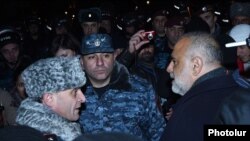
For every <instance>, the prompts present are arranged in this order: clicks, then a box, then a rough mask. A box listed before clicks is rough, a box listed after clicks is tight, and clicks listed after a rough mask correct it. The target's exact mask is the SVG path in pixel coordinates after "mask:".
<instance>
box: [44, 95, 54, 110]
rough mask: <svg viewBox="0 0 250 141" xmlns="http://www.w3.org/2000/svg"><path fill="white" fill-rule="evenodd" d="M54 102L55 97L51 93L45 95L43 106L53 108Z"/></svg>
mask: <svg viewBox="0 0 250 141" xmlns="http://www.w3.org/2000/svg"><path fill="white" fill-rule="evenodd" d="M54 101H55V100H54V97H53V95H52V94H50V93H45V94H44V95H43V97H42V102H43V104H45V105H47V106H48V107H53V105H54Z"/></svg>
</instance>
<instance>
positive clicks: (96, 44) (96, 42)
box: [94, 39, 101, 47]
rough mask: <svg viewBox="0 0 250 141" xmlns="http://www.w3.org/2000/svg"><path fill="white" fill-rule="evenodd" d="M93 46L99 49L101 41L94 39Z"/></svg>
mask: <svg viewBox="0 0 250 141" xmlns="http://www.w3.org/2000/svg"><path fill="white" fill-rule="evenodd" d="M94 45H95V46H96V47H99V46H100V45H101V41H100V40H99V39H96V40H95V42H94Z"/></svg>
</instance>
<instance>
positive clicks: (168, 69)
mask: <svg viewBox="0 0 250 141" xmlns="http://www.w3.org/2000/svg"><path fill="white" fill-rule="evenodd" d="M166 71H167V72H168V73H171V72H172V71H173V61H171V62H170V63H169V65H168V67H167V69H166Z"/></svg>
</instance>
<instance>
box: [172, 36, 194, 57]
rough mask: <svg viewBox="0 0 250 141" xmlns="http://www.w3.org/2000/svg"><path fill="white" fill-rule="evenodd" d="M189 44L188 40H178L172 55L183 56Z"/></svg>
mask: <svg viewBox="0 0 250 141" xmlns="http://www.w3.org/2000/svg"><path fill="white" fill-rule="evenodd" d="M189 44H190V40H189V39H188V38H182V39H180V40H179V41H178V42H177V43H176V45H175V47H174V50H173V55H179V54H180V55H184V52H186V50H187V48H188V46H189Z"/></svg>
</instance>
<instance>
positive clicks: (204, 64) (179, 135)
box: [161, 32, 241, 141]
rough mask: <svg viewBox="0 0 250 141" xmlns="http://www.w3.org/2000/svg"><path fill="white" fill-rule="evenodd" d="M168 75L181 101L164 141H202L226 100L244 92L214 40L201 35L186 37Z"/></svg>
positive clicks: (175, 55) (181, 41)
mask: <svg viewBox="0 0 250 141" xmlns="http://www.w3.org/2000/svg"><path fill="white" fill-rule="evenodd" d="M171 57H172V59H171V62H170V64H169V65H168V67H167V72H169V73H170V74H171V77H172V78H173V82H172V90H173V91H174V92H175V93H179V94H180V95H182V97H181V98H180V99H179V100H178V101H177V103H176V104H175V105H174V107H173V113H172V116H171V117H170V119H169V121H168V124H167V126H166V128H165V131H164V133H163V135H162V137H161V141H165V140H170V141H183V140H188V141H202V140H203V126H204V125H205V124H212V123H214V118H215V116H216V113H217V110H218V108H219V105H220V104H221V102H222V101H223V99H224V98H225V97H227V96H229V95H230V94H233V93H235V91H236V90H238V89H241V88H240V87H239V86H238V85H237V84H236V83H235V81H234V79H233V77H232V76H231V74H230V73H229V72H228V71H227V70H226V69H225V68H224V67H223V66H222V65H221V62H222V56H221V51H220V47H219V45H218V43H217V42H216V41H215V39H214V38H213V37H212V36H211V35H209V34H207V33H202V32H191V33H188V34H185V35H183V37H181V38H180V39H179V41H178V42H177V43H176V45H175V47H174V50H173V52H172V54H171Z"/></svg>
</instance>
